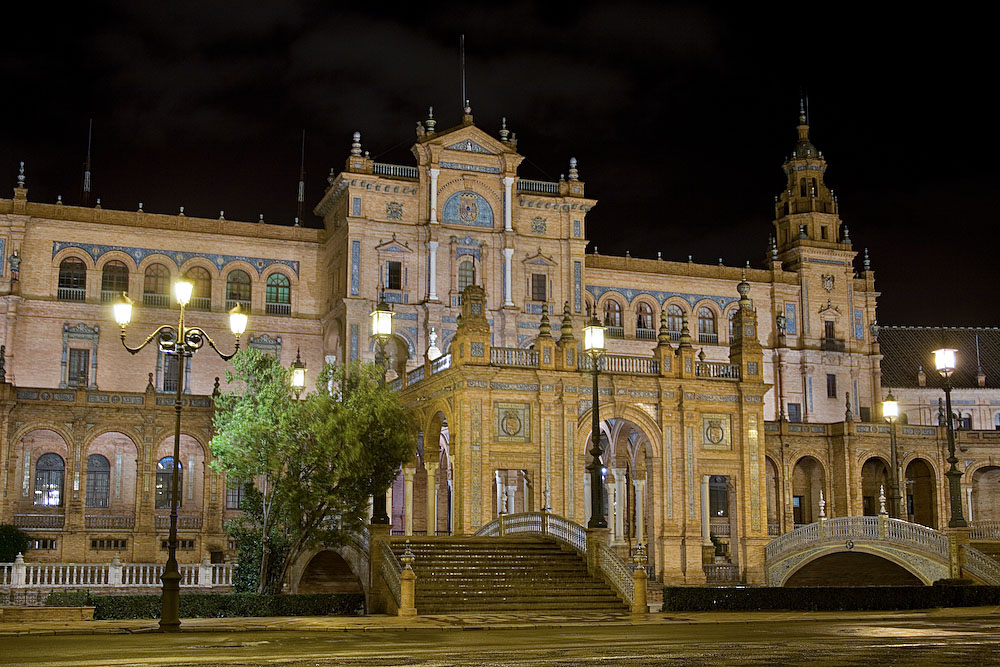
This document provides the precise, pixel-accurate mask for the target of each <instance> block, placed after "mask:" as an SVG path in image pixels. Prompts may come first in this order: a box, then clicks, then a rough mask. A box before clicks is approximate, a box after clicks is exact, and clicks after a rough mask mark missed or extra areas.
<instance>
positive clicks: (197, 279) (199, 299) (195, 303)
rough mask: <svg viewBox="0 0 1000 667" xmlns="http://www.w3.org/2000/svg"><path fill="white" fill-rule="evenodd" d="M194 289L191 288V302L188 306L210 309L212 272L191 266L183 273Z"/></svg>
mask: <svg viewBox="0 0 1000 667" xmlns="http://www.w3.org/2000/svg"><path fill="white" fill-rule="evenodd" d="M184 277H185V278H187V279H188V280H189V281H190V282H191V284H192V285H194V289H193V290H191V302H190V303H189V304H188V308H192V309H194V310H212V274H211V273H209V272H208V269H205V268H202V267H200V266H192V267H191V268H190V269H188V272H187V273H185V274H184Z"/></svg>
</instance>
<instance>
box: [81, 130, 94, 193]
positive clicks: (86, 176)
mask: <svg viewBox="0 0 1000 667" xmlns="http://www.w3.org/2000/svg"><path fill="white" fill-rule="evenodd" d="M93 136H94V119H93V118H91V119H90V124H89V125H88V127H87V161H86V162H84V163H83V205H84V206H89V205H90V146H91V141H92V139H93Z"/></svg>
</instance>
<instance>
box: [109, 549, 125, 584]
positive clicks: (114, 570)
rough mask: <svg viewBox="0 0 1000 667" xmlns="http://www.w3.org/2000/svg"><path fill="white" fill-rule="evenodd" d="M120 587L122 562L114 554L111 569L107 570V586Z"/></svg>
mask: <svg viewBox="0 0 1000 667" xmlns="http://www.w3.org/2000/svg"><path fill="white" fill-rule="evenodd" d="M121 585H122V561H121V559H120V558H119V557H118V554H115V555H114V557H112V559H111V567H109V568H108V586H121Z"/></svg>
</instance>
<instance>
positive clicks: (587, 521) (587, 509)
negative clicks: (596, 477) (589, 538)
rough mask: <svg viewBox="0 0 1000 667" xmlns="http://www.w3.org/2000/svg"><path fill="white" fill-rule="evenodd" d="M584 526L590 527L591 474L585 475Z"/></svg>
mask: <svg viewBox="0 0 1000 667" xmlns="http://www.w3.org/2000/svg"><path fill="white" fill-rule="evenodd" d="M583 525H585V526H587V525H590V473H589V472H585V473H583Z"/></svg>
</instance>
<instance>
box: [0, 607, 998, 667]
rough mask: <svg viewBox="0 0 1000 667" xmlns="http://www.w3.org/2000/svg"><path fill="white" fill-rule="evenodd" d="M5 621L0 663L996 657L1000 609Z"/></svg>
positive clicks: (960, 661) (822, 661)
mask: <svg viewBox="0 0 1000 667" xmlns="http://www.w3.org/2000/svg"><path fill="white" fill-rule="evenodd" d="M155 626H156V624H155V622H153V621H91V622H73V623H34V624H32V625H31V627H25V626H23V625H21V626H14V624H0V646H2V647H3V649H2V651H0V664H3V665H46V666H51V667H63V666H67V665H294V666H305V665H315V666H319V665H323V666H326V665H346V666H362V665H365V666H367V665H421V666H428V667H429V666H435V667H437V666H445V665H533V666H553V665H559V666H570V665H600V666H602V667H603V666H605V665H616V666H617V665H729V664H736V665H796V664H803V665H866V666H867V665H873V664H874V665H880V666H882V665H991V664H1000V608H996V607H990V608H975V609H942V610H931V611H922V612H865V613H858V612H854V613H846V612H845V613H801V612H778V613H774V612H759V613H735V612H731V613H730V612H725V613H724V612H719V613H665V614H651V615H649V616H647V617H642V618H639V619H633V618H630V617H629V616H626V615H611V614H607V615H572V614H566V615H550V616H545V615H532V616H519V615H509V614H505V615H455V616H424V617H417V618H412V619H398V618H393V617H385V616H367V617H354V618H343V617H311V618H273V619H190V620H185V621H184V628H185V632H183V633H181V634H176V635H162V634H159V633H156V632H154V629H155Z"/></svg>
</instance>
